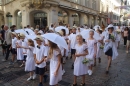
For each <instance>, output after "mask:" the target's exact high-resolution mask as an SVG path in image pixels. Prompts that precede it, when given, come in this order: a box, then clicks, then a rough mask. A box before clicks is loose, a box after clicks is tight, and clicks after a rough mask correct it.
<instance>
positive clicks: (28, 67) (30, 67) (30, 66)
mask: <svg viewBox="0 0 130 86" xmlns="http://www.w3.org/2000/svg"><path fill="white" fill-rule="evenodd" d="M28 45H29V46H28V47H24V46H22V48H24V49H27V58H26V63H25V71H29V72H30V77H29V78H28V79H27V81H29V80H31V79H33V74H34V70H35V61H34V56H33V50H34V42H33V40H31V39H28Z"/></svg>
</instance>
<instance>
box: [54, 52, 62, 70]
mask: <svg viewBox="0 0 130 86" xmlns="http://www.w3.org/2000/svg"><path fill="white" fill-rule="evenodd" d="M57 57H58V64H57V68H56V71H55V72H58V70H59V68H60V65H61V54H59V55H57Z"/></svg>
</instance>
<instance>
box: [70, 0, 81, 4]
mask: <svg viewBox="0 0 130 86" xmlns="http://www.w3.org/2000/svg"><path fill="white" fill-rule="evenodd" d="M72 1H73V2H74V3H78V4H80V0H72Z"/></svg>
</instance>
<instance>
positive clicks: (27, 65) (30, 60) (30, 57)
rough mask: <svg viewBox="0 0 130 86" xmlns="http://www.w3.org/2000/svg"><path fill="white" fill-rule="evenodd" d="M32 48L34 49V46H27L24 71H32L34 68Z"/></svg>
mask: <svg viewBox="0 0 130 86" xmlns="http://www.w3.org/2000/svg"><path fill="white" fill-rule="evenodd" d="M33 50H34V47H32V46H29V49H28V50H27V58H26V63H25V71H33V70H35V61H34V56H33Z"/></svg>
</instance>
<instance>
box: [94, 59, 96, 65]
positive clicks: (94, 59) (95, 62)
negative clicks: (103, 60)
mask: <svg viewBox="0 0 130 86" xmlns="http://www.w3.org/2000/svg"><path fill="white" fill-rule="evenodd" d="M94 66H96V58H94Z"/></svg>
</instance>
